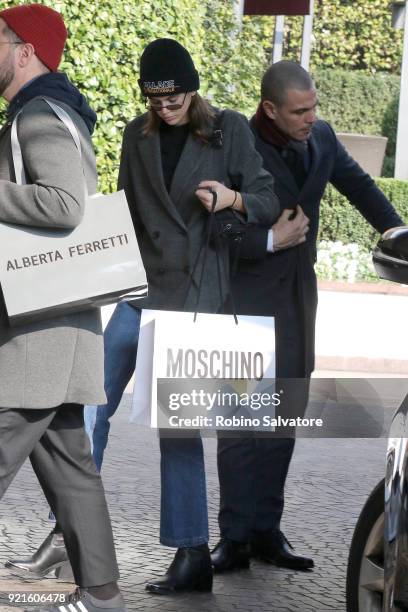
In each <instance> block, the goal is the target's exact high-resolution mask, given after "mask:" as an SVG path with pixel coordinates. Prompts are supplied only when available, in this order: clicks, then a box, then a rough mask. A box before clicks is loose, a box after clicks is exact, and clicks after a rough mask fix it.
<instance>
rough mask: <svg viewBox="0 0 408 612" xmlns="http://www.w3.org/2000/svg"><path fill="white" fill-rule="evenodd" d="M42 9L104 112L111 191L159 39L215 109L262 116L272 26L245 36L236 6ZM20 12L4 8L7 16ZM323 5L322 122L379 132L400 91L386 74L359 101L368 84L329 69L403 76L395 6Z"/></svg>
mask: <svg viewBox="0 0 408 612" xmlns="http://www.w3.org/2000/svg"><path fill="white" fill-rule="evenodd" d="M43 2H44V3H45V4H48V5H50V6H52V7H53V8H55V9H56V10H59V11H60V12H61V13H62V14H63V16H64V19H65V21H66V23H67V25H68V29H69V32H70V37H69V40H68V44H67V49H66V53H65V56H64V62H63V64H62V65H61V70H63V71H65V72H66V73H67V74H68V76H69V77H70V78H71V80H72V81H73V82H74V83H75V84H77V85H78V86H79V87H80V89H81V90H82V91H83V92H84V93H85V95H86V96H87V98H88V100H89V102H90V104H91V106H92V107H93V108H94V109H95V110H96V112H97V113H98V119H99V120H98V124H97V129H96V132H95V135H94V143H95V146H96V150H97V160H98V171H99V175H100V187H101V189H102V190H103V191H110V190H112V189H114V187H115V184H116V177H117V168H118V163H119V155H120V143H121V137H122V133H123V128H124V126H125V124H126V122H127V121H128V120H129V119H131V118H132V117H133V116H135V115H136V114H140V113H142V112H144V103H143V100H142V99H141V96H140V92H139V88H138V85H137V79H138V61H139V58H140V55H141V53H142V50H143V48H144V46H145V45H146V44H147V43H148V42H150V41H151V40H153V39H155V38H158V37H161V36H169V37H173V38H176V39H178V40H179V41H180V42H181V43H182V44H184V45H185V46H186V47H187V48H188V49H189V50H190V51H191V53H192V55H193V57H194V60H195V62H196V65H197V68H198V70H199V72H200V77H201V83H202V87H201V91H202V93H203V94H204V95H207V96H209V97H210V98H211V99H212V100H213V102H214V104H216V105H219V106H227V107H230V108H234V109H236V110H239V111H241V112H243V113H244V114H246V115H248V116H250V115H251V114H252V113H253V112H254V111H255V109H256V106H257V103H258V98H259V84H260V79H261V75H262V73H263V71H264V70H265V68H266V66H267V65H268V63H269V61H270V58H271V47H272V35H273V28H274V18H273V17H245V18H244V20H243V27H242V29H241V30H240V29H239V28H238V24H237V22H236V19H235V17H234V10H233V1H232V0H156V2H152V1H151V0H137V1H136V2H135V1H134V0H98V2H97V3H96V4H95V5H92V6H91V5H90V4H89V2H87V1H86V0H43ZM16 3H18V2H17V0H0V7H1V8H6V7H9V6H13V5H15V4H16ZM315 5H316V18H315V22H314V38H315V42H314V49H313V53H312V70H314V71H315V72H316V76H317V80H318V83H319V87H320V88H321V91H320V96H321V99H322V114H323V116H324V117H327V118H328V119H330V121H332V122H333V124H334V126H335V127H336V128H337V129H345V130H353V131H356V130H355V129H354V126H361V127H362V128H363V127H364V129H360V130H358V131H365V132H366V133H373V132H376V133H380V132H379V131H378V130H377V126H378V125H381V122H382V114H381V109H382V108H383V106H384V104H389V102H390V96H391V92H392V95H395V94H396V91H397V88H396V86H395V85H394V82H393V81H392V80H388V79H389V77H388V76H382V75H381V76H380V77H379V78H380V79H381V83H380V81H379V82H377V81H376V82H375V84H374V81H370V79H369V78H366V81H364V82H365V85H364V87H363V88H362V90H361V88H360V89H359V90H358V91H359V93H356V94H355V96H354V95H352V93H351V90H352V88H353V86H356V85H357V83H358V82H359V80H361V78H362V77H360V76H357V77H355V79H354V81H353V82H351V80H350V85H348V83H349V81H348V80H347V78H346V77H341V79H339V81H338V82H337V81H336V85H335V86H334V82H333V81H331V80H330V77H325V76H323V73H322V69H323V68H331V67H335V68H344V69H347V70H349V69H350V68H353V69H355V68H359V69H362V70H365V71H367V72H368V73H373V72H375V71H377V70H382V71H388V72H398V69H399V65H400V60H401V47H402V45H401V40H402V38H401V32H398V31H395V30H393V29H392V28H391V20H390V10H389V7H388V0H359V2H358V3H356V2H354V1H352V0H324V2H316V3H315ZM301 26H302V18H300V17H292V18H288V19H286V37H285V47H286V50H285V55H286V56H287V57H290V58H292V59H297V58H298V57H299V49H300V36H301ZM342 83H343V85H344V87H346V85H347V87H349V89H347V92H343V91H342V90H341V86H342ZM378 83H380V85H378ZM374 93H376V94H377V96H376V100H377V101H376V102H374V99H375V98H374ZM357 97H358V104H356V99H357ZM339 100H340V101H341V103H339ZM376 104H377V105H378V106H376ZM3 108H4V105H3ZM0 110H1V106H0ZM0 114H1V113H0ZM1 118H3V119H4V117H0V119H1ZM343 126H344V127H343Z"/></svg>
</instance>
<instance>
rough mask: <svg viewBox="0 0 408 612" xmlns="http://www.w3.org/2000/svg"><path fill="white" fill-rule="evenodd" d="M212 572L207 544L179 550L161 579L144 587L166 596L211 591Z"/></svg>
mask: <svg viewBox="0 0 408 612" xmlns="http://www.w3.org/2000/svg"><path fill="white" fill-rule="evenodd" d="M212 581H213V570H212V566H211V557H210V551H209V548H208V545H207V544H203V545H202V546H196V547H194V548H179V549H178V550H177V552H176V555H175V557H174V559H173V561H172V563H171V565H170V567H169V569H168V570H167V572H166V574H165V575H164V576H163V578H158V579H157V580H152V581H151V582H149V583H148V584H147V585H146V589H147V590H148V591H150V592H151V593H158V594H161V595H166V594H169V593H174V592H175V591H211V590H212Z"/></svg>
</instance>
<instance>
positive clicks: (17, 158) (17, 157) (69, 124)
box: [11, 96, 88, 197]
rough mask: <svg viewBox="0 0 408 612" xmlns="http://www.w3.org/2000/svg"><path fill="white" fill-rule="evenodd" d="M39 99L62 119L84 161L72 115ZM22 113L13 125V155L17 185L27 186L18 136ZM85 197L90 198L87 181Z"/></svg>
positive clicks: (42, 98) (47, 101) (15, 118)
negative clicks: (18, 122) (19, 120)
mask: <svg viewBox="0 0 408 612" xmlns="http://www.w3.org/2000/svg"><path fill="white" fill-rule="evenodd" d="M37 99H39V100H44V102H46V103H47V104H48V106H49V107H50V108H51V109H52V111H53V112H54V113H55V115H57V117H58V119H60V121H62V123H63V124H64V125H65V127H66V128H67V130H68V131H69V133H70V134H71V136H72V139H73V141H74V143H75V146H76V148H77V149H78V153H79V157H80V158H81V160H82V146H81V140H80V138H79V134H78V130H77V128H76V126H75V123H74V122H73V120H72V118H71V117H70V115H69V114H68V113H67V112H66V110H64V109H63V108H61V107H60V106H58V105H57V104H55V103H54V102H51V100H48V98H44V97H42V96H41V97H38V98H37ZM21 112H22V111H20V112H19V113H17V115H16V116H15V117H14V120H13V123H12V124H11V154H12V157H13V164H14V174H15V175H16V183H17V185H26V184H27V177H26V173H25V170H24V162H23V155H22V153H21V146H20V142H19V140H18V134H17V119H18V117H19V115H20V114H21ZM82 169H83V168H82ZM84 178H85V175H84ZM85 196H86V197H88V187H87V184H86V181H85Z"/></svg>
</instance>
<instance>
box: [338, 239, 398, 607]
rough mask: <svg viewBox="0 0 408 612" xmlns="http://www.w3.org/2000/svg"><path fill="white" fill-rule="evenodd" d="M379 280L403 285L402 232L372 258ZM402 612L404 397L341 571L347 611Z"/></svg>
mask: <svg viewBox="0 0 408 612" xmlns="http://www.w3.org/2000/svg"><path fill="white" fill-rule="evenodd" d="M373 261H374V265H375V268H376V270H377V273H378V274H379V276H380V277H381V278H384V279H387V280H391V281H394V282H398V283H403V284H408V228H398V229H396V230H393V231H391V232H387V234H386V237H385V238H383V239H382V240H381V241H380V242H379V243H378V246H377V248H376V249H375V251H374V254H373ZM407 611H408V396H406V397H405V399H404V401H403V402H402V404H401V406H400V407H399V409H398V410H397V412H396V414H395V415H394V417H393V420H392V424H391V427H390V432H389V439H388V448H387V462H386V470H385V478H383V479H382V480H381V481H380V482H379V483H378V484H377V486H376V487H375V488H374V490H373V491H372V492H371V494H370V496H369V497H368V499H367V501H366V503H365V505H364V508H363V510H362V511H361V514H360V517H359V519H358V522H357V525H356V528H355V531H354V535H353V539H352V542H351V547H350V554H349V562H348V568H347V612H407Z"/></svg>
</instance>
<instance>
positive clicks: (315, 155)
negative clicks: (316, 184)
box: [300, 133, 319, 197]
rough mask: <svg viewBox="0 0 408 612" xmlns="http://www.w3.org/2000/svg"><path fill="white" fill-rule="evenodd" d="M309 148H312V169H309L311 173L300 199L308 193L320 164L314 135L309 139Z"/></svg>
mask: <svg viewBox="0 0 408 612" xmlns="http://www.w3.org/2000/svg"><path fill="white" fill-rule="evenodd" d="M309 148H310V157H311V160H310V168H309V172H308V173H307V177H306V181H305V184H304V185H303V187H302V189H301V192H300V197H302V195H303V194H304V193H306V191H307V189H308V188H309V184H310V182H311V181H312V180H313V177H314V175H315V174H316V170H317V167H318V164H319V149H318V147H317V144H316V139H315V137H314V136H313V133H312V135H311V136H310V138H309Z"/></svg>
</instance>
